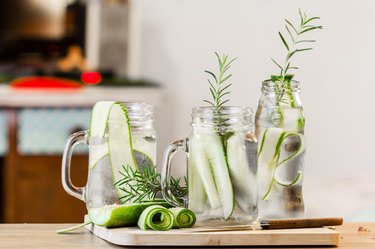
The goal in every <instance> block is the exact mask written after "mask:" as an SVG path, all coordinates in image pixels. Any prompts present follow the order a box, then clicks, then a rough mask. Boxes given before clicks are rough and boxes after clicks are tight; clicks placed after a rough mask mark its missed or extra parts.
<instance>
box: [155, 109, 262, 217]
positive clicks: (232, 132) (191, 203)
mask: <svg viewBox="0 0 375 249" xmlns="http://www.w3.org/2000/svg"><path fill="white" fill-rule="evenodd" d="M192 119H193V121H192V123H191V126H192V133H191V135H190V136H189V137H188V138H186V139H183V140H178V141H176V142H175V143H173V144H171V145H170V146H169V147H168V149H167V151H166V153H165V157H164V163H163V170H162V190H163V191H162V192H163V197H164V198H165V199H166V200H167V201H168V202H170V203H171V204H172V205H184V206H185V207H188V208H189V209H191V210H192V211H194V212H195V213H196V214H197V218H198V222H201V223H205V224H207V223H210V224H218V223H222V222H224V223H226V224H228V223H242V224H249V223H251V222H252V221H254V220H255V219H256V218H257V182H256V175H257V142H256V139H255V135H254V133H253V123H252V111H251V109H250V108H246V107H222V108H221V109H220V110H215V109H214V108H212V107H196V108H193V113H192ZM179 150H183V151H185V152H186V153H187V155H188V163H187V164H188V167H187V173H186V175H187V181H188V196H186V197H185V198H184V200H183V201H184V202H183V203H182V202H180V201H179V200H178V199H177V198H175V196H173V194H172V191H171V189H170V186H169V182H170V181H169V179H170V169H171V159H172V156H173V154H174V153H175V152H177V151H179Z"/></svg>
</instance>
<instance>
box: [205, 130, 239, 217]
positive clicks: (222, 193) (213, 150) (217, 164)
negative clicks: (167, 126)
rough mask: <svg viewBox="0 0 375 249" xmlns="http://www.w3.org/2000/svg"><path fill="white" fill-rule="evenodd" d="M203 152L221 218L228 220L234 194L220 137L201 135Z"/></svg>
mask: <svg viewBox="0 0 375 249" xmlns="http://www.w3.org/2000/svg"><path fill="white" fill-rule="evenodd" d="M201 138H202V144H203V149H204V152H205V154H206V156H207V159H208V161H209V162H210V166H211V172H212V175H213V178H214V181H215V185H216V189H217V192H218V195H219V199H220V205H221V208H222V210H223V218H224V219H225V220H227V219H229V218H230V216H231V215H232V213H233V210H234V194H233V187H232V182H231V179H230V176H229V170H228V166H227V162H226V159H225V151H224V146H223V144H222V141H221V139H220V136H219V135H217V134H216V133H212V134H202V135H201Z"/></svg>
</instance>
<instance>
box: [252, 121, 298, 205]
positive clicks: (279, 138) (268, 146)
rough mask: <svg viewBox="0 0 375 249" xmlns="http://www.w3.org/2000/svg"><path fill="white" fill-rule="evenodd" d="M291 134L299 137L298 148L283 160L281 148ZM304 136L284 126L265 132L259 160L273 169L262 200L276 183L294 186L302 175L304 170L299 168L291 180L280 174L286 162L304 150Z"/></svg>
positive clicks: (268, 129)
mask: <svg viewBox="0 0 375 249" xmlns="http://www.w3.org/2000/svg"><path fill="white" fill-rule="evenodd" d="M291 136H297V137H298V139H299V145H298V148H297V149H296V151H295V152H294V153H292V154H291V155H289V156H288V157H286V158H285V159H282V160H281V148H282V144H283V142H284V140H285V139H287V138H288V137H291ZM304 146H305V144H304V138H303V136H302V135H301V134H299V133H296V132H289V131H286V130H284V129H282V128H267V129H266V130H265V132H264V134H263V137H262V142H261V144H260V148H259V153H258V157H259V162H261V164H262V165H268V167H269V169H271V170H272V175H271V180H270V184H269V187H268V189H267V191H266V193H265V194H264V195H263V197H262V200H266V199H267V198H268V196H269V195H270V193H271V190H272V186H273V185H274V183H276V184H279V185H281V186H285V187H288V186H292V185H294V184H296V183H297V182H298V181H299V179H300V178H301V176H302V171H301V170H299V171H298V173H297V176H296V177H295V178H294V179H293V180H291V181H286V180H283V179H282V178H281V177H280V176H279V172H280V168H281V167H282V166H284V165H286V162H288V161H289V160H291V159H292V158H294V157H296V156H298V155H299V154H300V153H301V152H302V151H304Z"/></svg>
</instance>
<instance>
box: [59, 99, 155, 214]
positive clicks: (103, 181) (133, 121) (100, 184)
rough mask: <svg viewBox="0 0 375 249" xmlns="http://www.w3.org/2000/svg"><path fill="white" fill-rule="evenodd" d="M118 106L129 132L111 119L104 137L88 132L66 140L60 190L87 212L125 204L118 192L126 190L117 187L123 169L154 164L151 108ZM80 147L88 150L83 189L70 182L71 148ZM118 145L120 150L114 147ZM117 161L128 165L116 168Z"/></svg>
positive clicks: (126, 103)
mask: <svg viewBox="0 0 375 249" xmlns="http://www.w3.org/2000/svg"><path fill="white" fill-rule="evenodd" d="M119 105H121V106H122V107H126V110H127V113H128V118H129V124H130V131H129V130H128V126H127V125H126V126H124V120H122V119H121V118H120V119H119V116H116V118H112V117H111V116H110V117H109V119H108V121H107V124H106V127H107V128H106V132H105V134H104V136H103V137H101V136H100V137H99V136H89V134H88V132H87V131H79V132H77V133H74V134H72V135H71V136H70V137H69V139H68V141H67V144H66V147H65V151H64V154H63V162H62V183H63V187H64V189H65V191H67V192H68V193H69V194H70V195H72V196H74V197H76V198H78V199H81V200H83V201H84V202H85V203H86V206H87V209H90V208H97V207H102V206H105V205H111V204H122V203H124V202H127V201H126V200H125V199H123V198H122V197H123V193H124V192H123V190H122V189H121V188H129V187H128V186H121V187H120V186H118V185H117V184H116V183H117V182H118V181H119V180H121V177H122V174H121V173H120V172H122V171H123V170H124V168H123V167H128V166H129V165H130V164H132V165H134V167H135V168H136V169H138V170H141V169H142V167H143V166H144V165H150V166H154V164H155V163H156V131H155V129H154V127H153V121H154V118H153V107H152V106H151V105H148V104H145V103H131V102H125V103H119ZM114 131H115V132H114ZM110 134H115V135H110ZM116 141H121V143H117V142H116ZM80 143H84V144H86V145H88V147H89V167H88V168H89V173H88V178H87V184H86V186H85V187H76V186H74V185H73V184H72V182H71V179H70V163H71V156H72V153H73V149H74V147H75V146H76V145H77V144H80ZM111 143H112V144H115V143H116V146H111V145H110V144H111ZM118 144H121V146H117V145H118ZM119 158H121V159H125V164H127V163H126V162H129V164H127V165H120V164H121V163H120V164H115V163H114V162H115V161H119V160H118V159H119ZM122 161H123V160H122Z"/></svg>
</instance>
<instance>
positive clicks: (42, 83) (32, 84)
mask: <svg viewBox="0 0 375 249" xmlns="http://www.w3.org/2000/svg"><path fill="white" fill-rule="evenodd" d="M10 86H11V87H12V88H18V89H35V90H37V89H50V90H54V89H59V90H63V89H66V90H69V89H77V88H81V87H82V84H80V83H79V82H78V81H74V80H69V79H62V78H56V77H49V76H48V77H46V76H27V77H22V78H18V79H15V80H13V81H12V82H11V83H10Z"/></svg>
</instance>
